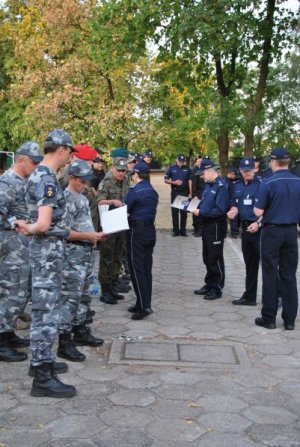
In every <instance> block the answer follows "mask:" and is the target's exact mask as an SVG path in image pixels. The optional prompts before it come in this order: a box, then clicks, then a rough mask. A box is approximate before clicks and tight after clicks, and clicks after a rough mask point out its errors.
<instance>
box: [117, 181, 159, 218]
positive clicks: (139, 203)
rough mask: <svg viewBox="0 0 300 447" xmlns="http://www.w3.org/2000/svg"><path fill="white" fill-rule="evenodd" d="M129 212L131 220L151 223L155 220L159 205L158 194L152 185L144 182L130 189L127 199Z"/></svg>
mask: <svg viewBox="0 0 300 447" xmlns="http://www.w3.org/2000/svg"><path fill="white" fill-rule="evenodd" d="M125 203H126V205H127V211H128V214H129V221H130V220H142V221H151V220H153V221H154V220H155V216H156V209H157V204H158V194H157V192H156V191H155V189H154V188H153V187H152V185H151V183H150V182H148V181H146V180H142V181H141V182H139V183H137V184H136V185H134V186H132V187H131V188H129V191H128V194H127V196H126V197H125Z"/></svg>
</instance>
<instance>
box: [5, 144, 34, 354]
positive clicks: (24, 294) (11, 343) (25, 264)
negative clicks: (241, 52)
mask: <svg viewBox="0 0 300 447" xmlns="http://www.w3.org/2000/svg"><path fill="white" fill-rule="evenodd" d="M42 159H43V157H42V155H41V152H40V147H39V145H38V144H37V143H35V142H33V141H27V142H26V143H24V144H22V145H21V146H20V147H19V149H18V150H17V152H16V156H15V163H14V166H13V167H12V168H11V169H10V170H9V171H7V172H6V173H5V174H3V175H2V176H1V177H0V262H1V269H0V361H1V360H2V361H6V362H18V361H22V360H25V359H26V358H27V354H25V353H23V352H18V351H16V350H15V348H21V347H26V346H29V340H26V339H21V338H20V337H18V336H17V335H16V334H15V332H14V329H15V322H16V320H17V318H18V317H19V316H20V315H21V314H22V312H23V310H24V308H25V306H26V303H27V299H28V286H29V275H30V267H29V252H28V244H29V238H28V237H26V236H24V235H23V234H21V233H18V232H16V231H15V230H14V221H15V220H16V219H28V210H27V205H26V199H25V190H26V184H27V180H28V177H29V176H30V175H31V173H32V171H33V170H34V169H35V168H36V167H37V165H38V163H39V162H40V161H42Z"/></svg>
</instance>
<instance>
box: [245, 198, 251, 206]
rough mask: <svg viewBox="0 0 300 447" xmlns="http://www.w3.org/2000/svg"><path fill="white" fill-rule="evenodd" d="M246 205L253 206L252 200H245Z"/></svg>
mask: <svg viewBox="0 0 300 447" xmlns="http://www.w3.org/2000/svg"><path fill="white" fill-rule="evenodd" d="M244 205H252V199H244Z"/></svg>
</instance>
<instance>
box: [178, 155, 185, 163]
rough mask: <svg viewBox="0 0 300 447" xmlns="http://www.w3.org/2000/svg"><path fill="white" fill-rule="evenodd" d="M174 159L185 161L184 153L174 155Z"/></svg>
mask: <svg viewBox="0 0 300 447" xmlns="http://www.w3.org/2000/svg"><path fill="white" fill-rule="evenodd" d="M176 160H179V161H185V160H186V158H185V155H183V154H177V155H176Z"/></svg>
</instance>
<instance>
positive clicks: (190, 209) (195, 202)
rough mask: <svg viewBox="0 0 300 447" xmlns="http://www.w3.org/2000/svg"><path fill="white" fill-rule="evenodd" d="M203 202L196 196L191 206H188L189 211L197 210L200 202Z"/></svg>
mask: <svg viewBox="0 0 300 447" xmlns="http://www.w3.org/2000/svg"><path fill="white" fill-rule="evenodd" d="M200 202H201V200H200V199H198V198H197V197H194V198H193V199H192V200H191V201H190V204H189V206H188V207H187V211H193V210H196V209H197V208H198V205H199V203H200Z"/></svg>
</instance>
